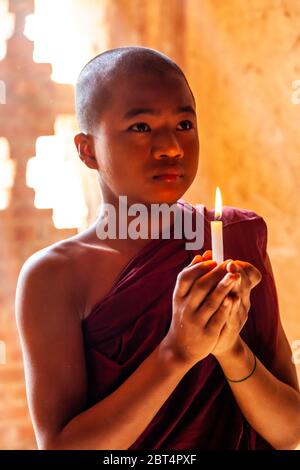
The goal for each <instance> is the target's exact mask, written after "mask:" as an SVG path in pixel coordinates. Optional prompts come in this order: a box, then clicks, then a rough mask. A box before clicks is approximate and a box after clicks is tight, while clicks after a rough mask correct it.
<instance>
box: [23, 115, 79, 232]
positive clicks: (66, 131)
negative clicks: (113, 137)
mask: <svg viewBox="0 0 300 470" xmlns="http://www.w3.org/2000/svg"><path fill="white" fill-rule="evenodd" d="M73 121H74V117H73V116H68V115H65V116H59V117H58V119H57V120H56V123H55V131H56V135H54V136H41V137H39V138H38V139H37V141H36V156H35V157H33V158H30V159H29V161H28V164H27V173H26V183H27V185H28V186H29V187H31V188H33V189H34V190H35V200H34V205H35V207H37V208H38V209H46V208H52V209H53V223H54V226H55V227H56V228H80V227H82V226H83V225H86V224H85V219H86V217H87V207H86V204H85V201H84V195H83V191H82V186H81V181H80V174H79V170H78V165H77V160H78V156H77V154H76V149H75V146H74V144H73V134H74V132H73V125H74V123H73ZM71 144H72V145H71ZM73 147H74V149H73Z"/></svg>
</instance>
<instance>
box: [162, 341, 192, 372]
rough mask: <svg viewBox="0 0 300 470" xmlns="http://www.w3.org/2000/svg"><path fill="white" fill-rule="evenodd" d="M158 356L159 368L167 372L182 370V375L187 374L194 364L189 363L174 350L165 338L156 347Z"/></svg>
mask: <svg viewBox="0 0 300 470" xmlns="http://www.w3.org/2000/svg"><path fill="white" fill-rule="evenodd" d="M158 356H159V361H160V363H161V367H162V368H164V369H165V370H168V371H169V372H172V371H174V370H176V371H177V372H178V371H179V370H182V371H183V372H184V373H185V372H187V371H188V370H189V369H191V367H193V365H194V363H192V362H191V361H189V360H188V359H187V357H186V356H184V355H183V354H182V352H180V351H179V350H178V351H177V350H176V349H174V348H173V347H172V346H171V345H170V344H169V342H168V340H167V338H164V339H163V340H162V342H161V343H160V344H159V346H158Z"/></svg>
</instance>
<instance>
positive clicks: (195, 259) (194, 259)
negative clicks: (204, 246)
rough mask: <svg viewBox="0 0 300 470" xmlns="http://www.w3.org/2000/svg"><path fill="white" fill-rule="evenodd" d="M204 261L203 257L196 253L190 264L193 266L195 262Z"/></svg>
mask: <svg viewBox="0 0 300 470" xmlns="http://www.w3.org/2000/svg"><path fill="white" fill-rule="evenodd" d="M202 261H203V257H202V256H201V255H196V256H194V258H193V259H192V262H191V263H190V264H189V266H192V265H193V264H196V263H201V262H202Z"/></svg>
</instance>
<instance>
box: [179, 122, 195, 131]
mask: <svg viewBox="0 0 300 470" xmlns="http://www.w3.org/2000/svg"><path fill="white" fill-rule="evenodd" d="M182 123H185V124H186V123H188V128H187V129H180V130H182V131H189V130H190V129H194V126H193V123H192V121H190V120H188V119H186V120H184V121H181V122H180V125H182Z"/></svg>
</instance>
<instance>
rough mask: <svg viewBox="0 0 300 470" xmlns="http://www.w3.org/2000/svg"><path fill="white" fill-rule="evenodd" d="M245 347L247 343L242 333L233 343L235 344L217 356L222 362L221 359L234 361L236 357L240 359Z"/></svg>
mask: <svg viewBox="0 0 300 470" xmlns="http://www.w3.org/2000/svg"><path fill="white" fill-rule="evenodd" d="M245 348H246V344H245V343H244V341H243V340H242V338H241V337H240V335H239V336H238V337H237V339H236V341H235V342H234V343H233V345H232V346H231V347H230V348H229V349H227V350H226V351H224V352H222V353H220V354H215V355H214V356H215V358H216V359H217V360H218V361H219V362H221V361H228V360H229V361H232V360H235V359H239V358H240V357H242V356H243V355H244V353H245Z"/></svg>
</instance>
